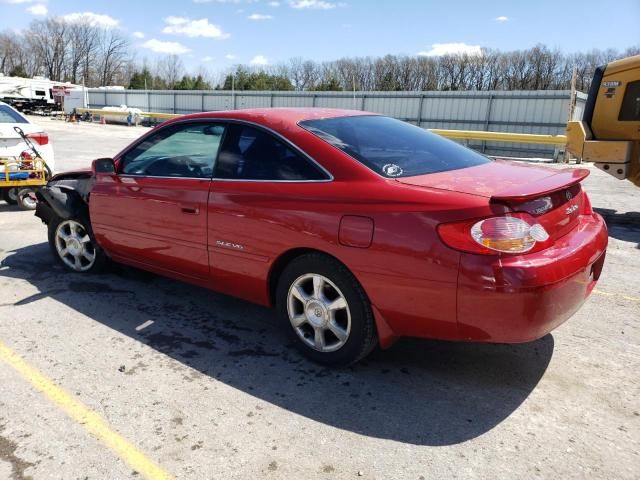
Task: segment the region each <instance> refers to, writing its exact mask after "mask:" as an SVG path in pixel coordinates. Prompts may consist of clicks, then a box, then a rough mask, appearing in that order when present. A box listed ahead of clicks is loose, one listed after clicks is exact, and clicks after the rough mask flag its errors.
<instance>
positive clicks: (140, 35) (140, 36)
mask: <svg viewBox="0 0 640 480" xmlns="http://www.w3.org/2000/svg"><path fill="white" fill-rule="evenodd" d="M133 36H134V37H136V38H144V33H142V32H133Z"/></svg>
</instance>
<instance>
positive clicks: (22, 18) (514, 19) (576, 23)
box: [0, 0, 640, 70]
mask: <svg viewBox="0 0 640 480" xmlns="http://www.w3.org/2000/svg"><path fill="white" fill-rule="evenodd" d="M80 15H84V16H86V17H87V18H91V19H92V21H94V22H96V23H99V24H102V25H105V26H110V27H115V28H119V29H121V31H122V32H123V34H125V35H126V36H128V37H129V39H130V41H131V44H132V46H133V51H134V52H135V55H136V59H137V60H139V61H141V62H142V61H143V60H145V59H146V60H149V61H154V60H155V59H156V58H157V57H159V56H163V55H166V54H177V55H180V57H181V59H182V61H183V62H184V64H185V66H186V67H187V68H188V69H190V70H196V69H197V68H198V67H200V66H203V67H205V68H207V69H208V70H224V69H228V68H230V67H231V66H232V65H235V64H238V63H242V64H253V65H258V66H259V65H270V64H277V63H279V62H283V61H287V60H288V59H290V58H292V57H303V58H305V59H312V60H316V61H325V60H335V59H338V58H341V57H345V56H349V57H350V56H374V57H375V56H382V55H386V54H389V53H391V54H406V55H441V54H444V53H450V52H462V51H466V52H471V53H473V52H477V51H478V49H479V48H480V47H488V48H495V49H500V50H514V49H521V48H527V47H531V46H533V45H535V44H537V43H544V44H546V45H548V46H549V47H551V48H558V49H560V50H561V51H563V52H579V51H587V50H591V49H593V48H600V49H605V48H617V49H620V50H623V49H625V48H627V47H630V46H633V45H639V44H640V0H617V1H616V2H614V3H607V2H603V1H602V0H581V1H577V0H573V1H571V0H569V1H563V2H560V1H557V0H556V1H548V0H537V1H535V0H534V1H522V0H495V1H492V0H457V1H451V0H450V1H443V0H437V1H435V0H434V1H432V0H422V1H421V0H396V1H393V0H377V1H367V0H344V1H343V0H277V1H272V0H181V1H178V0H176V1H169V0H129V1H122V0H87V1H79V0H0V30H20V29H22V28H24V27H26V26H28V24H29V23H30V22H31V21H33V20H34V19H43V18H46V17H47V16H60V17H65V18H67V19H69V20H73V19H75V18H78V17H79V16H80Z"/></svg>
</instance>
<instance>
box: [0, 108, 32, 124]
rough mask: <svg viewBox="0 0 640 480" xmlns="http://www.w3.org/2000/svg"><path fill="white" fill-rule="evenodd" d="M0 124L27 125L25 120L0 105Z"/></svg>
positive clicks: (10, 109) (13, 111)
mask: <svg viewBox="0 0 640 480" xmlns="http://www.w3.org/2000/svg"><path fill="white" fill-rule="evenodd" d="M0 123H29V122H27V119H26V118H24V117H23V116H22V115H20V114H19V113H18V112H16V111H15V110H13V109H12V108H9V107H7V106H6V105H0Z"/></svg>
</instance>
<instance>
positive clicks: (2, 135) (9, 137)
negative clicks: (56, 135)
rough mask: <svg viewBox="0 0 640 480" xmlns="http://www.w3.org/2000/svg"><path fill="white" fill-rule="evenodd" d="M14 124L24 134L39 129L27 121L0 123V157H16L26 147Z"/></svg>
mask: <svg viewBox="0 0 640 480" xmlns="http://www.w3.org/2000/svg"><path fill="white" fill-rule="evenodd" d="M14 126H18V127H20V128H21V129H22V131H23V132H24V133H25V134H29V133H35V132H38V131H41V129H39V128H34V126H33V125H31V124H29V123H0V157H17V156H19V155H20V154H21V153H22V152H23V151H24V150H26V149H27V145H26V143H24V141H23V140H22V137H21V136H20V135H19V134H18V132H16V131H15V130H14V129H13V127H14ZM36 146H37V145H36Z"/></svg>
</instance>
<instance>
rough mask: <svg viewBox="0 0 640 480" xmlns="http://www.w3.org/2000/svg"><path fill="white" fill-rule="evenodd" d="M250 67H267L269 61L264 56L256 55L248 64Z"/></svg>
mask: <svg viewBox="0 0 640 480" xmlns="http://www.w3.org/2000/svg"><path fill="white" fill-rule="evenodd" d="M249 64H250V65H268V64H269V59H268V58H267V57H265V56H264V55H256V56H255V57H253V58H252V59H251V61H250V62H249Z"/></svg>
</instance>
